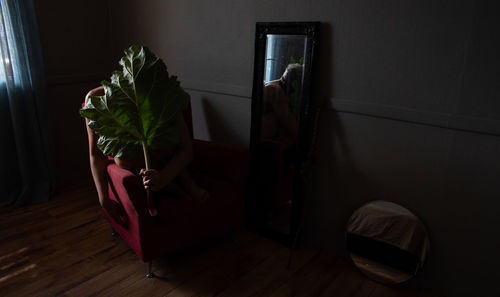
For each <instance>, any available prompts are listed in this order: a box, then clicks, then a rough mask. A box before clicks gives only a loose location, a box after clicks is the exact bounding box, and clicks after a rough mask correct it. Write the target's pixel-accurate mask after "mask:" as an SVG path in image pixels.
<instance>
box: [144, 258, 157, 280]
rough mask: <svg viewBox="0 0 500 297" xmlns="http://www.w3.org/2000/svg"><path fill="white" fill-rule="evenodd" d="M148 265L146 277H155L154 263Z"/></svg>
mask: <svg viewBox="0 0 500 297" xmlns="http://www.w3.org/2000/svg"><path fill="white" fill-rule="evenodd" d="M146 265H148V273H146V277H147V278H153V277H155V275H154V273H153V261H149V262H148V263H146Z"/></svg>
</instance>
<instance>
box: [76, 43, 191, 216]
mask: <svg viewBox="0 0 500 297" xmlns="http://www.w3.org/2000/svg"><path fill="white" fill-rule="evenodd" d="M120 65H121V66H122V70H121V71H115V72H113V74H112V76H111V82H108V81H103V82H102V85H103V87H104V92H105V94H104V96H91V97H90V98H89V99H88V101H87V103H86V104H85V106H84V107H83V108H82V109H80V115H82V116H83V117H86V118H88V119H89V124H88V126H89V127H90V128H91V129H92V130H93V131H94V132H95V133H96V134H97V135H98V136H99V139H98V141H97V147H98V148H99V149H100V150H102V152H103V153H104V154H105V155H111V156H113V157H119V158H123V159H127V158H133V157H137V156H138V155H140V154H141V151H142V153H143V154H144V163H145V165H146V170H149V169H151V161H150V158H149V151H150V150H151V149H155V148H161V147H167V146H171V145H176V144H178V143H179V142H180V138H181V132H182V126H181V122H180V121H179V115H180V113H181V112H182V110H184V109H185V108H186V107H187V105H188V103H189V99H190V97H189V94H187V93H186V92H185V91H184V90H183V89H182V88H181V86H180V84H179V81H178V80H177V77H175V76H170V75H169V74H168V72H167V67H166V66H165V64H164V63H163V61H162V60H161V59H160V58H158V57H157V56H156V55H155V54H153V53H152V52H151V51H150V50H149V49H148V48H147V47H143V46H131V47H130V48H128V49H126V50H125V56H124V57H123V58H122V59H121V60H120ZM150 196H151V193H150V191H148V192H147V204H148V209H149V213H150V214H151V215H152V216H155V215H156V214H157V211H156V209H154V206H153V204H152V199H151V197H150Z"/></svg>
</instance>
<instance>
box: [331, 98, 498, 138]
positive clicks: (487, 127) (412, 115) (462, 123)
mask: <svg viewBox="0 0 500 297" xmlns="http://www.w3.org/2000/svg"><path fill="white" fill-rule="evenodd" d="M329 101H330V107H331V108H332V109H333V110H334V111H337V112H344V113H352V114H358V115H363V116H369V117H376V118H383V119H388V120H394V121H401V122H407V123H412V124H418V125H425V126H431V127H436V128H443V129H450V130H457V131H463V132H471V133H477V134H484V135H491V136H500V120H496V119H484V118H479V117H468V116H461V115H454V114H449V113H440V112H434V111H426V110H419V109H411V108H405V107H400V106H394V105H383V104H376V103H368V102H361V101H356V100H348V99H341V98H330V100H329Z"/></svg>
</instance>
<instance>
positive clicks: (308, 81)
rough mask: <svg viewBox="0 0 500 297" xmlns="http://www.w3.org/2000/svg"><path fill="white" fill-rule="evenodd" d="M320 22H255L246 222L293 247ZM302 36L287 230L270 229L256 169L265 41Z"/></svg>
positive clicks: (311, 111) (311, 118)
mask: <svg viewBox="0 0 500 297" xmlns="http://www.w3.org/2000/svg"><path fill="white" fill-rule="evenodd" d="M319 25H320V23H319V22H279V23H276V22H265V23H264V22H258V23H257V24H256V33H255V56H254V75H253V89H252V114H251V131H250V153H251V156H250V160H251V162H250V173H249V174H250V176H249V190H248V199H247V204H246V221H247V226H249V227H250V229H251V230H254V231H257V232H258V233H260V234H261V235H263V236H266V237H269V238H271V239H274V240H276V241H278V242H281V243H283V244H285V245H286V246H289V247H293V246H294V245H295V243H296V242H297V238H298V234H299V229H300V225H301V221H302V209H303V205H304V198H305V189H304V188H305V183H304V179H303V176H302V174H303V172H302V169H303V166H304V163H305V162H306V160H307V157H308V155H309V150H310V148H311V142H312V138H313V135H312V134H313V124H314V123H313V122H314V117H315V115H316V113H315V111H316V108H315V106H314V101H313V100H312V90H313V83H314V79H313V77H312V75H313V67H314V57H315V56H316V53H315V52H316V48H317V44H316V43H317V35H318V30H319ZM270 34H271V35H294V36H297V35H303V36H304V38H305V46H304V57H303V61H301V63H302V62H303V63H302V66H303V76H302V92H301V93H302V95H301V96H300V97H299V98H301V99H300V108H299V117H298V118H299V121H298V131H297V132H298V133H297V139H296V144H295V148H294V155H295V158H294V161H293V162H294V163H295V167H294V172H293V184H292V185H291V187H293V188H292V190H291V193H292V195H291V196H292V197H291V207H290V208H291V210H290V214H289V217H290V222H289V225H288V226H289V228H288V227H287V228H288V229H289V230H288V232H283V231H278V230H275V229H273V228H270V227H269V225H268V224H267V221H266V220H267V218H266V210H265V206H264V205H265V201H263V198H262V197H263V195H262V189H259V172H261V171H260V166H261V165H260V164H261V163H260V162H261V160H264V159H261V157H262V156H261V129H262V128H261V123H262V114H263V112H262V111H263V108H264V99H263V97H264V72H265V59H266V46H267V45H266V43H267V36H268V35H270Z"/></svg>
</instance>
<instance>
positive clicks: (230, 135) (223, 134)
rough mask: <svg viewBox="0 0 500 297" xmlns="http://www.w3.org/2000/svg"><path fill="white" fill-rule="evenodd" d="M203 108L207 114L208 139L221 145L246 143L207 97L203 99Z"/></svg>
mask: <svg viewBox="0 0 500 297" xmlns="http://www.w3.org/2000/svg"><path fill="white" fill-rule="evenodd" d="M201 106H202V109H203V113H204V114H205V118H206V123H207V130H208V137H209V139H210V140H211V141H215V142H221V143H230V144H236V143H244V140H243V139H242V136H241V135H238V133H237V131H236V130H235V129H234V128H232V127H231V125H230V124H229V122H228V121H227V120H225V118H226V117H225V116H224V115H223V114H221V111H220V110H217V108H216V106H215V105H214V104H213V103H211V102H210V100H209V99H208V98H206V97H202V98H201Z"/></svg>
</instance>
